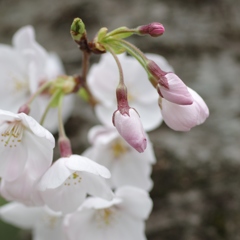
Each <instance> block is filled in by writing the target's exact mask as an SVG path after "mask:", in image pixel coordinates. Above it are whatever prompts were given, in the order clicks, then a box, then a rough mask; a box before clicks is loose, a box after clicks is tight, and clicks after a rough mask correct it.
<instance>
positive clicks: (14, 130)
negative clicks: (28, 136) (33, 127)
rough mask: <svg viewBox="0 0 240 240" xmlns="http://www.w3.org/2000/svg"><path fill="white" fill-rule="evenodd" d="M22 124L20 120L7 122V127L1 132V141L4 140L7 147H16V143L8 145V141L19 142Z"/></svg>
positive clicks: (21, 135)
mask: <svg viewBox="0 0 240 240" xmlns="http://www.w3.org/2000/svg"><path fill="white" fill-rule="evenodd" d="M23 131H24V126H23V125H22V123H21V121H15V122H10V123H8V127H7V128H6V130H5V131H4V132H3V133H2V134H1V136H2V139H1V142H4V146H5V147H7V146H9V147H11V148H12V147H13V146H14V147H16V146H17V144H14V145H9V142H14V143H15V142H16V143H20V142H21V140H22V137H23Z"/></svg>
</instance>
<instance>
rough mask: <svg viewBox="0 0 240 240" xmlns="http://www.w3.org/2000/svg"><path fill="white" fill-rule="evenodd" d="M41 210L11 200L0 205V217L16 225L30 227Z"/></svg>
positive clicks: (36, 219) (24, 227)
mask: <svg viewBox="0 0 240 240" xmlns="http://www.w3.org/2000/svg"><path fill="white" fill-rule="evenodd" d="M41 211H42V210H41V208H39V207H27V206H25V205H23V204H21V203H17V202H11V203H8V204H5V205H4V206H2V207H0V218H1V219H2V220H4V221H6V222H8V223H10V224H13V225H14V226H16V227H19V228H23V229H31V228H33V227H34V225H35V224H36V222H37V221H38V218H39V214H40V213H41Z"/></svg>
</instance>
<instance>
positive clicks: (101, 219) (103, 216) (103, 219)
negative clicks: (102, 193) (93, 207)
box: [96, 208, 114, 227]
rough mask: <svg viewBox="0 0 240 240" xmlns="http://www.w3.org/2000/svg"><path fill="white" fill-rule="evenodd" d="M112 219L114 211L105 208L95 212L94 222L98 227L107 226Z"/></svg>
mask: <svg viewBox="0 0 240 240" xmlns="http://www.w3.org/2000/svg"><path fill="white" fill-rule="evenodd" d="M113 219H114V209H113V208H105V209H100V210H97V212H96V221H97V223H98V226H99V227H104V226H109V225H110V224H111V222H112V221H113Z"/></svg>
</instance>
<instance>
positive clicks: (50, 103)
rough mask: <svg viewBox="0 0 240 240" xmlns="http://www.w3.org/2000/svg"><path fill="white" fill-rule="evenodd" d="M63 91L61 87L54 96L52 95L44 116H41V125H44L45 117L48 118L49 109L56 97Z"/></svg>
mask: <svg viewBox="0 0 240 240" xmlns="http://www.w3.org/2000/svg"><path fill="white" fill-rule="evenodd" d="M61 91H62V90H61V89H59V90H58V91H55V93H54V94H53V95H52V97H51V99H50V101H49V102H48V105H47V107H46V108H45V111H44V113H43V115H42V118H41V121H40V124H41V125H43V123H44V121H45V118H46V116H47V114H48V111H49V109H50V108H51V107H52V103H53V101H54V100H55V99H56V97H57V96H58V95H59V94H60V92H61Z"/></svg>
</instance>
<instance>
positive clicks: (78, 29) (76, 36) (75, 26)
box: [70, 18, 86, 42]
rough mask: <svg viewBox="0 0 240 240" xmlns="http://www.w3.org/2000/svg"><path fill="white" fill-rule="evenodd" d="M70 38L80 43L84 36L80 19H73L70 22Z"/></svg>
mask: <svg viewBox="0 0 240 240" xmlns="http://www.w3.org/2000/svg"><path fill="white" fill-rule="evenodd" d="M70 33H71V36H72V38H73V40H74V41H77V42H78V41H80V39H81V38H82V37H83V36H85V35H86V29H85V25H84V23H83V21H82V19H80V18H75V19H74V20H73V22H72V25H71V29H70Z"/></svg>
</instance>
